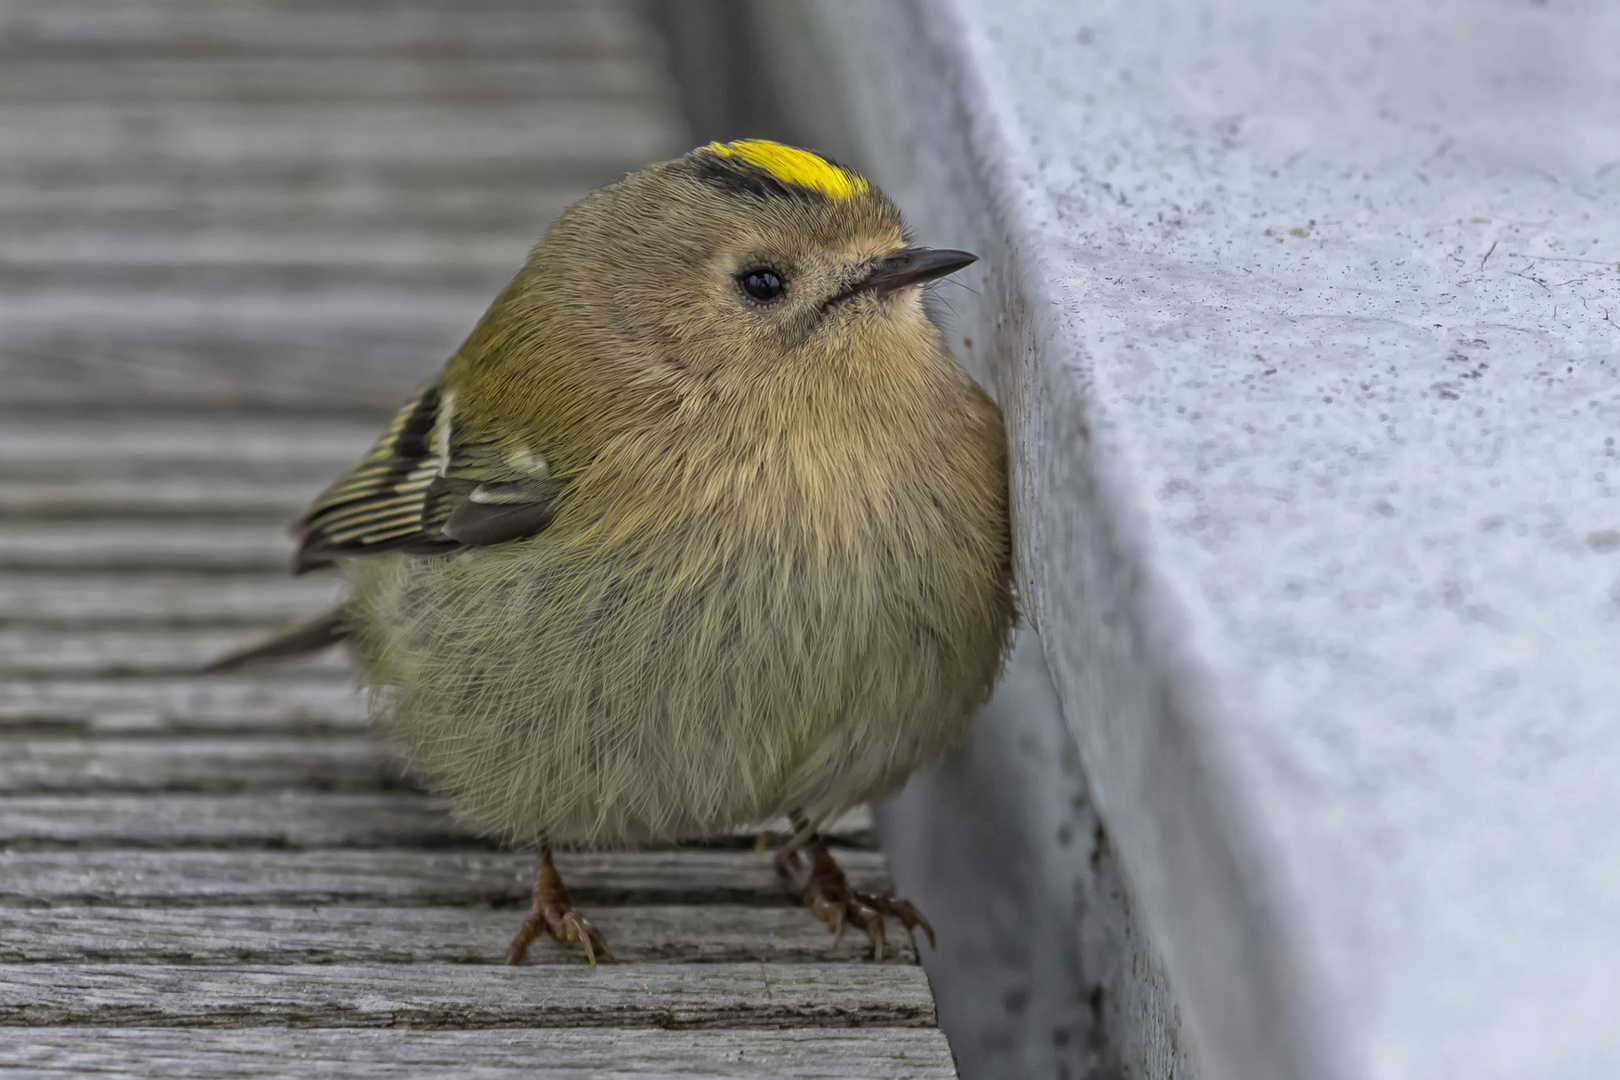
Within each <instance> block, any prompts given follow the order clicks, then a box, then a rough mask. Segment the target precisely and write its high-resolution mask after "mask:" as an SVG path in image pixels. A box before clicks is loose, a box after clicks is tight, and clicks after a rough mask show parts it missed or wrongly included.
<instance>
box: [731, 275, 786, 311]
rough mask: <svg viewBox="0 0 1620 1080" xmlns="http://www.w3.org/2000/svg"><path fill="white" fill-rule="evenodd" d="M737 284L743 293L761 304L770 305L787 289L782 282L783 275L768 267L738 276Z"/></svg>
mask: <svg viewBox="0 0 1620 1080" xmlns="http://www.w3.org/2000/svg"><path fill="white" fill-rule="evenodd" d="M737 284H738V285H741V286H742V291H743V292H745V293H747V294H748V295H749V297H751V298H752V299H754V300H758V301H759V302H760V303H762V304H765V303H769V302H770V301H772V300H775V299H776V298H777V297H778V296H781V295H782V290H783V289H784V288H785V287H786V286H785V285H784V284H783V282H782V275H781V274H779V273H777V272H776V271H775V270H772V269H769V268H768V267H761V268H760V269H758V270H748V271H745V272H743V273H741V274H738V275H737Z"/></svg>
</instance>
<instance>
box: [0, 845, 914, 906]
mask: <svg viewBox="0 0 1620 1080" xmlns="http://www.w3.org/2000/svg"><path fill="white" fill-rule="evenodd" d="M838 861H839V864H840V865H841V866H843V868H844V871H845V872H846V873H847V874H848V875H849V879H850V883H851V884H852V885H854V887H855V888H857V889H861V890H864V891H867V892H884V891H887V890H889V889H890V888H892V887H893V886H892V884H891V882H890V881H889V877H888V871H887V869H886V868H885V865H884V862H883V856H882V854H881V853H879V852H876V851H859V850H847V851H840V852H838ZM557 867H558V869H559V870H560V871H561V873H562V875H563V879H564V880H565V881H566V882H567V883H568V888H569V890H570V891H571V892H572V893H573V895H574V899H575V900H576V901H579V902H581V903H588V904H591V905H606V904H704V903H729V904H777V905H780V904H786V903H788V899H787V897H786V896H785V895H784V894H783V892H782V886H781V883H780V882H778V881H777V879H776V872H775V870H774V869H773V868H772V866H771V856H770V854H769V853H768V852H755V851H739V850H724V849H721V850H710V849H691V848H688V849H677V850H663V851H624V852H583V851H563V852H558V854H557ZM533 872H534V856H533V855H532V854H529V853H519V852H507V851H476V850H474V851H469V850H459V851H398V850H381V851H376V850H373V851H345V850H335V851H334V850H325V851H297V852H294V851H142V850H111V851H109V850H95V849H91V850H74V851H30V850H18V849H0V904H6V905H14V906H27V905H42V904H44V905H60V904H91V905H110V906H123V907H145V908H156V907H197V906H210V905H212V906H220V905H235V906H240V905H245V904H275V905H288V904H326V905H330V904H368V905H394V906H404V907H429V906H435V905H437V906H446V905H453V906H473V905H494V906H504V907H514V906H517V905H520V904H521V905H527V903H528V900H529V887H530V885H531V883H532V881H533Z"/></svg>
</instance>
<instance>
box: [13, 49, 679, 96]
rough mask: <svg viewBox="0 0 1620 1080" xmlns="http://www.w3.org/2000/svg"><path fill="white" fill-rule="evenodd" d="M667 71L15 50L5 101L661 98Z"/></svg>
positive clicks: (554, 61)
mask: <svg viewBox="0 0 1620 1080" xmlns="http://www.w3.org/2000/svg"><path fill="white" fill-rule="evenodd" d="M660 74H661V73H659V72H657V71H654V70H649V65H648V64H646V63H645V61H644V60H643V59H642V58H641V57H634V56H594V57H582V56H547V57H478V58H476V59H475V58H465V59H462V60H460V61H459V62H458V61H456V60H453V59H450V58H448V57H446V58H443V59H441V60H439V61H437V62H435V63H424V62H423V61H422V59H421V58H419V57H402V56H379V55H370V56H367V55H356V56H349V57H345V58H344V60H343V62H342V63H333V62H332V61H331V59H330V58H326V57H320V58H311V57H307V56H270V57H263V56H260V57H249V56H238V57H232V58H231V59H228V60H221V59H217V58H213V57H195V56H194V57H190V58H187V59H185V60H183V61H176V60H175V59H174V58H171V57H141V56H122V57H120V56H105V55H103V56H96V57H93V58H84V59H79V58H74V57H68V56H52V57H49V58H41V57H28V56H8V57H7V58H6V62H5V64H4V66H3V67H0V103H4V104H7V105H12V104H68V103H95V102H107V101H119V102H126V103H130V104H148V103H153V102H161V103H165V104H169V103H194V102H230V103H233V104H266V103H269V104H285V103H289V102H300V103H306V102H313V103H325V102H331V103H345V104H347V103H352V102H359V101H368V102H390V103H396V104H397V103H403V102H429V101H437V102H451V103H455V104H458V105H473V104H479V105H483V104H491V105H505V104H517V103H526V104H529V105H531V106H534V107H543V106H546V105H549V104H551V103H553V102H555V101H558V100H570V99H579V98H584V99H589V100H597V101H601V100H620V99H656V98H657V97H658V95H659V94H661V93H662V92H664V91H665V87H664V86H663V80H662V79H661V78H659V75H660Z"/></svg>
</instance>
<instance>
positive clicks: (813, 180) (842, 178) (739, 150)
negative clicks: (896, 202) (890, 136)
mask: <svg viewBox="0 0 1620 1080" xmlns="http://www.w3.org/2000/svg"><path fill="white" fill-rule="evenodd" d="M704 149H705V150H710V151H713V152H714V153H716V154H720V155H721V156H723V157H735V158H741V159H742V160H743V161H746V162H748V164H750V165H755V166H758V167H759V168H761V169H764V170H765V171H766V172H768V173H770V174H771V175H772V176H774V177H776V178H777V179H778V180H780V181H782V182H783V183H785V184H797V185H798V186H799V187H803V188H809V189H810V190H811V191H819V192H821V194H823V195H825V196H827V197H828V198H829V199H853V198H854V197H855V196H857V195H860V194H862V193H864V192H866V191H867V190H869V188H870V185H868V184H867V182H866V179H865V178H864V177H862V176H860V175H858V174H856V173H852V172H850V171H849V170H848V169H844V168H840V167H839V166H837V165H834V164H833V163H832V162H830V161H828V160H827V159H826V158H824V157H821V156H820V155H818V154H812V153H811V152H810V151H808V150H800V149H799V148H798V147H796V146H784V145H782V144H781V143H779V142H771V141H770V140H769V139H739V140H738V141H736V142H729V143H718V142H712V143H710V144H709V145H708V146H705V147H704Z"/></svg>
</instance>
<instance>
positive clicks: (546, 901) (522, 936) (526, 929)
mask: <svg viewBox="0 0 1620 1080" xmlns="http://www.w3.org/2000/svg"><path fill="white" fill-rule="evenodd" d="M541 934H550V935H551V937H552V938H554V939H555V940H557V941H560V942H562V943H564V944H569V945H571V944H578V945H579V946H580V948H582V949H584V950H585V959H586V960H589V961H590V962H591V966H592V967H595V966H596V962H597V959H598V958H600V959H601V960H602V961H603V962H604V963H612V962H613V953H612V952H610V951H609V950H608V947H607V939H606V938H605V937H603V936H602V931H600V930H598V929H597V928H596V927H595V926H593V925H591V921H590V920H589V919H587V918H586V917H585V916H584V915H581V914H580V913H579V912H578V911H576V910H574V905H573V901H572V900H571V899H570V898H569V895H568V888H567V886H565V885H564V884H563V881H562V875H561V874H559V873H557V867H556V865H555V864H554V863H553V862H552V861H551V848H550V847H545V848H542V849H541V852H540V867H539V869H538V870H537V871H536V872H535V876H534V892H533V903H532V904H531V905H530V907H529V915H528V918H526V919H524V920H523V925H522V926H521V927H519V928H518V932H517V936H515V937H514V938H512V944H511V946H510V947H509V948H508V949H507V950H506V962H507V963H508V964H512V965H517V964H521V963H523V958H524V957H525V956H526V955H528V952H529V946H530V945H531V944H532V943H533V942H534V939H535V938H537V937H539V936H540V935H541Z"/></svg>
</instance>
